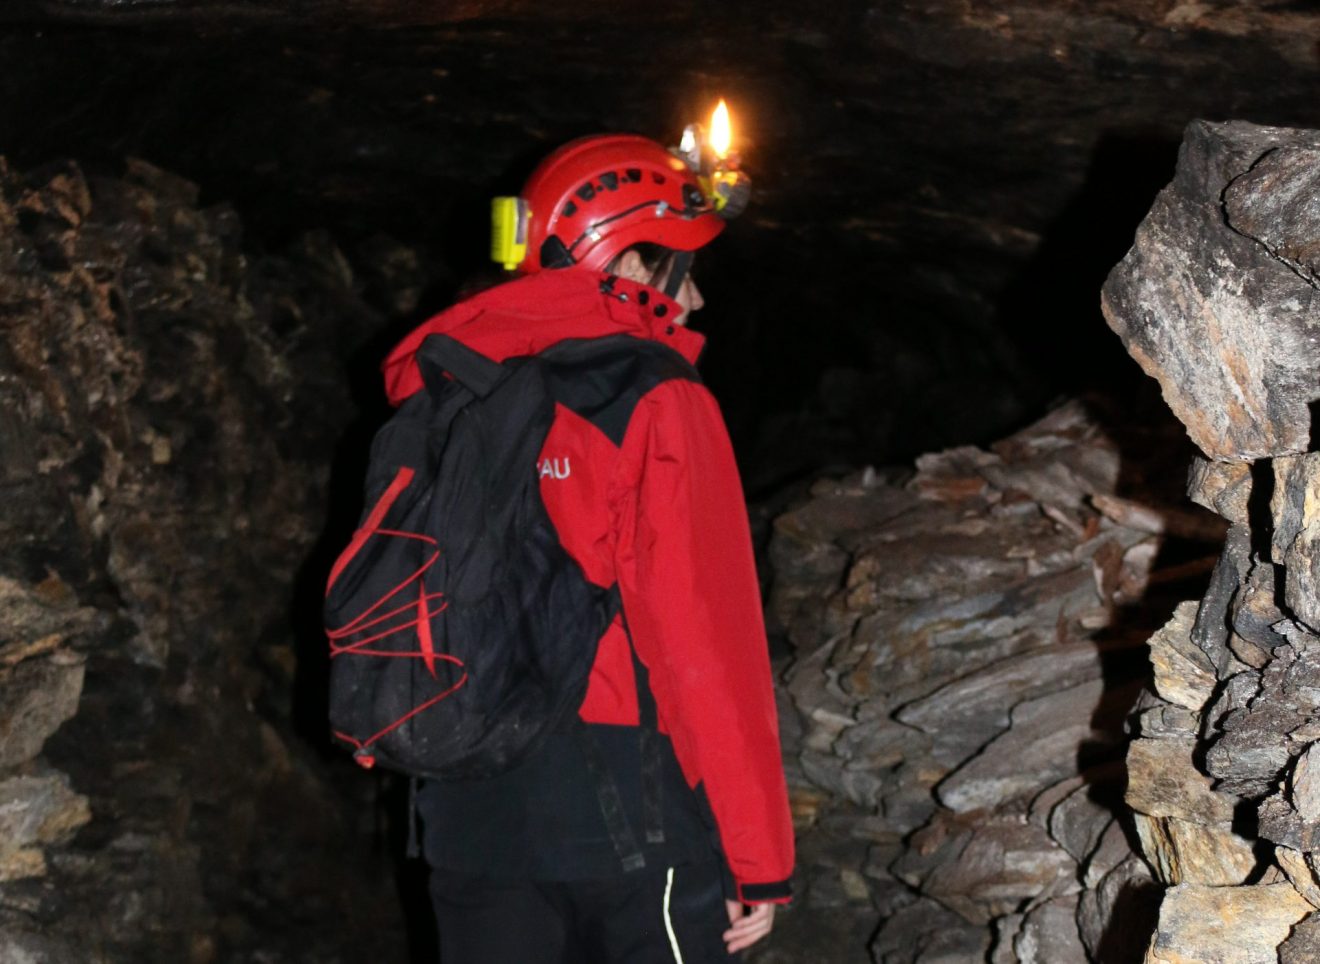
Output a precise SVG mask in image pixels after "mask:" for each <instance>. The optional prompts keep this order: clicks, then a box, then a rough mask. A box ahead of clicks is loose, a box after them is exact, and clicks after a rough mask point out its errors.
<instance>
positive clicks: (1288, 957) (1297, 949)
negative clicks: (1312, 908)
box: [1279, 914, 1320, 964]
mask: <svg viewBox="0 0 1320 964" xmlns="http://www.w3.org/2000/svg"><path fill="white" fill-rule="evenodd" d="M1316 961H1320V914H1308V915H1307V916H1306V917H1305V918H1304V919H1303V920H1302V921H1301V922H1299V923H1298V924H1297V925H1296V926H1294V927H1293V929H1292V933H1291V934H1289V935H1288V939H1287V940H1286V941H1284V942H1283V943H1282V944H1280V945H1279V964H1315V962H1316Z"/></svg>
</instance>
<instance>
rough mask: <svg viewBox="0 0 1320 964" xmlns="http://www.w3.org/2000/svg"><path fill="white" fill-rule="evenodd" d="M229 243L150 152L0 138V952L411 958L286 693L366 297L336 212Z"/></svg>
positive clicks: (126, 958) (308, 617)
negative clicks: (126, 158) (86, 157)
mask: <svg viewBox="0 0 1320 964" xmlns="http://www.w3.org/2000/svg"><path fill="white" fill-rule="evenodd" d="M241 242H242V235H241V230H240V225H239V223H238V220H237V218H236V217H235V215H234V213H233V212H232V211H231V210H229V209H228V208H226V207H224V206H215V207H203V206H202V205H201V204H200V203H199V192H198V189H197V188H196V186H194V185H192V184H190V183H188V182H187V181H184V180H181V179H179V178H177V177H173V176H171V175H169V174H167V173H165V172H163V171H160V170H157V169H155V168H153V167H151V166H150V165H148V164H145V163H142V162H130V163H129V164H128V166H127V172H126V173H125V174H124V176H122V177H117V178H114V177H102V178H91V179H89V178H87V177H85V176H84V174H83V173H82V171H81V170H80V169H79V168H78V167H76V166H74V165H72V164H60V165H55V166H53V167H49V168H45V169H42V170H38V171H34V172H32V173H29V174H19V173H16V172H13V171H11V170H9V169H8V168H7V167H6V166H5V164H4V162H3V160H0V454H2V455H3V458H0V960H3V961H22V962H24V964H81V962H84V961H88V960H93V959H94V960H97V961H105V962H108V964H138V962H144V961H147V962H149V961H166V960H168V961H188V962H193V964H206V962H211V961H221V960H268V961H277V960H279V961H284V960H289V961H291V960H319V961H327V962H330V961H337V960H338V961H348V960H367V959H379V960H387V959H388V960H399V959H402V957H403V951H402V943H403V939H402V933H403V925H402V923H401V922H400V921H399V920H398V918H397V914H396V912H395V911H394V909H393V906H392V905H393V900H392V896H391V888H390V885H389V883H388V877H387V876H386V875H385V874H383V873H382V872H381V868H379V867H377V866H375V865H374V864H373V863H372V862H371V861H370V860H368V859H366V855H365V851H366V847H365V842H364V841H363V840H362V838H361V835H360V834H359V833H358V832H357V830H356V829H355V827H356V821H357V820H358V819H359V818H360V816H361V815H360V814H357V813H354V812H353V808H354V805H355V804H359V805H360V804H361V803H362V802H364V801H361V800H360V799H359V800H354V799H353V798H351V797H349V796H347V795H346V793H345V787H344V786H339V785H336V783H335V782H334V780H333V779H332V778H331V777H330V776H329V771H327V770H326V768H325V766H324V764H323V762H322V761H321V760H319V759H318V754H317V753H316V752H315V751H314V750H313V749H312V747H310V746H308V745H307V744H306V743H305V742H304V741H303V739H301V738H300V737H298V736H297V735H296V734H297V730H296V726H295V722H296V719H297V717H296V716H295V714H294V712H293V709H294V708H292V707H290V706H289V696H288V694H289V692H290V690H291V688H292V683H293V679H294V676H295V674H297V673H299V672H300V668H299V662H298V657H299V655H300V654H299V652H298V650H299V648H300V646H299V643H298V628H299V626H301V627H302V628H303V629H304V630H306V629H309V628H310V629H312V630H313V631H314V629H315V626H316V620H317V616H318V611H317V599H318V597H319V592H318V591H317V588H316V587H315V581H316V579H317V573H315V572H314V573H313V574H312V576H311V587H310V588H311V592H310V593H307V592H306V591H303V592H302V593H301V597H299V591H298V583H299V578H300V577H299V569H300V567H303V566H304V565H306V564H307V560H308V557H309V553H310V552H311V550H312V547H313V545H314V543H315V542H316V540H317V538H318V535H319V533H320V531H321V528H322V526H323V525H324V521H323V519H324V513H325V510H326V499H327V492H326V488H327V466H328V465H329V462H330V458H331V453H332V452H333V449H334V446H335V443H336V441H337V439H338V437H339V435H340V434H341V433H342V431H343V430H344V427H345V426H346V425H347V423H348V421H349V419H350V418H351V417H352V414H353V410H352V407H351V404H350V403H349V401H348V399H347V398H346V397H345V393H344V392H343V389H342V387H341V385H342V383H343V381H344V374H343V368H342V366H341V364H340V362H339V361H338V359H337V357H336V354H335V345H336V343H337V342H338V343H341V344H342V345H343V346H344V347H345V348H347V347H348V346H350V345H352V344H354V343H357V342H360V340H361V338H362V337H363V334H364V332H365V331H366V330H369V328H370V327H372V326H374V325H376V324H379V323H380V321H381V319H380V317H379V316H378V315H376V314H374V313H373V312H371V311H369V310H368V309H367V308H366V306H365V305H364V304H363V302H362V301H361V299H360V298H358V296H357V294H356V292H355V290H354V287H353V280H352V278H351V276H349V277H346V276H345V274H344V269H343V258H342V257H341V256H338V255H337V252H335V250H334V248H333V246H332V245H330V244H328V243H326V241H325V239H324V238H321V239H317V238H312V239H310V240H305V241H303V242H300V243H299V244H298V245H297V246H296V247H295V249H294V251H292V252H291V253H290V255H289V256H287V257H273V256H272V257H265V258H261V259H256V260H253V259H249V258H248V256H247V255H245V253H244V251H243V248H242V244H241ZM335 306H338V307H335ZM341 340H342V341H341ZM312 568H313V569H315V566H313V567H312ZM303 578H304V579H305V578H306V577H303ZM295 599H297V600H298V602H297V603H296V604H295ZM295 605H296V606H297V607H302V613H301V615H298V616H296V617H294V621H291V619H290V611H291V609H293V608H295ZM309 638H310V637H309ZM301 655H302V656H304V657H305V658H306V660H307V661H306V662H304V664H303V665H302V667H301V673H302V674H303V675H304V676H305V675H306V674H307V673H309V672H311V667H312V666H314V665H315V664H314V663H313V662H312V661H311V657H312V655H313V653H309V652H304V653H302V654H301ZM315 655H319V653H316V654H315ZM312 685H315V683H314V679H313V680H312ZM363 789H364V790H367V788H365V787H364V788H363ZM355 934H356V935H369V936H368V937H367V938H366V939H368V940H369V945H368V947H367V948H364V947H362V946H357V945H355V944H354V941H355V940H356V939H357V938H355V937H354V935H355Z"/></svg>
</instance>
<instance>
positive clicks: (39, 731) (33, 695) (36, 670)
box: [0, 650, 83, 770]
mask: <svg viewBox="0 0 1320 964" xmlns="http://www.w3.org/2000/svg"><path fill="white" fill-rule="evenodd" d="M82 687H83V657H82V656H81V655H80V654H78V653H73V652H70V651H68V650H56V651H55V652H53V653H51V654H49V655H45V656H39V657H36V658H31V659H25V660H23V661H22V662H21V663H19V664H18V665H17V666H14V667H12V668H8V669H5V668H0V770H3V769H8V768H9V767H13V766H17V765H18V764H20V763H23V762H25V761H27V760H30V759H32V758H33V757H35V756H36V755H37V754H38V753H40V752H41V748H42V746H43V745H44V744H45V742H46V739H47V737H49V736H50V735H51V734H52V733H54V732H55V730H56V729H58V728H59V726H60V724H62V723H63V722H64V721H65V720H68V719H70V718H71V717H72V716H73V715H74V713H76V712H77V710H78V698H79V696H80V695H81V694H82Z"/></svg>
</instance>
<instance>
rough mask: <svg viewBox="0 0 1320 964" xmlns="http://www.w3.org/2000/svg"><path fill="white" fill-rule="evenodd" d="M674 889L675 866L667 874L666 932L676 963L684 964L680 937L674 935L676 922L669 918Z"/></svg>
mask: <svg viewBox="0 0 1320 964" xmlns="http://www.w3.org/2000/svg"><path fill="white" fill-rule="evenodd" d="M673 889H674V868H673V867H670V868H669V873H668V874H667V875H666V876H665V933H667V934H668V935H669V946H670V947H671V948H673V951H674V964H683V952H682V951H680V950H679V949H678V938H677V937H675V936H674V922H673V921H671V920H670V919H669V892H670V891H671V890H673Z"/></svg>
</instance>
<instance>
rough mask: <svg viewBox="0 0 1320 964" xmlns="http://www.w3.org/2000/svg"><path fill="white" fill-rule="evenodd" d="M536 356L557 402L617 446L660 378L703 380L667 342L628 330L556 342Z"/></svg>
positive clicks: (663, 380)
mask: <svg viewBox="0 0 1320 964" xmlns="http://www.w3.org/2000/svg"><path fill="white" fill-rule="evenodd" d="M538 358H540V359H541V360H542V361H544V362H545V363H546V371H547V381H548V384H549V387H550V393H551V394H552V395H553V396H554V398H555V401H557V402H559V403H560V404H561V405H563V406H564V407H565V408H568V409H570V410H571V411H573V412H575V413H576V414H577V415H579V416H581V417H582V418H585V419H586V420H587V421H589V422H591V423H592V424H593V425H595V426H596V427H597V428H598V429H600V430H601V431H602V432H603V433H604V434H605V436H606V437H607V438H608V439H609V440H610V441H611V442H613V443H614V444H615V445H622V444H623V436H624V433H625V432H626V431H627V428H628V423H629V421H630V420H631V419H632V414H633V410H634V409H635V408H636V407H637V403H638V402H640V401H641V399H642V397H643V396H645V395H646V393H647V392H649V391H651V389H653V388H655V387H656V386H657V385H660V384H662V383H663V382H667V381H672V380H674V379H681V380H683V381H690V382H697V383H700V382H701V376H700V375H699V374H697V370H696V369H695V368H694V367H693V366H692V365H691V364H690V363H689V362H688V360H687V359H686V358H684V357H683V356H682V355H680V354H679V353H678V352H676V351H675V350H674V349H672V348H670V347H668V346H667V345H661V344H659V343H657V342H654V341H649V340H646V339H643V338H634V337H633V336H631V335H609V336H606V337H604V338H576V339H569V340H566V341H562V342H559V343H558V344H557V345H553V346H552V347H550V348H547V349H546V350H545V351H543V352H542V353H541V354H540V355H539V356H538Z"/></svg>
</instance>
